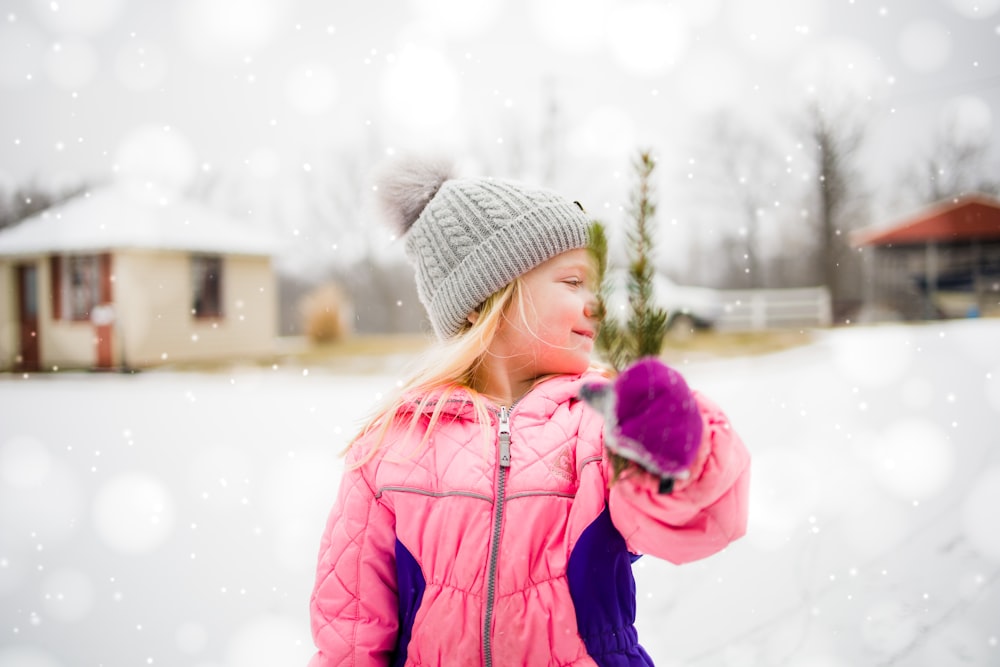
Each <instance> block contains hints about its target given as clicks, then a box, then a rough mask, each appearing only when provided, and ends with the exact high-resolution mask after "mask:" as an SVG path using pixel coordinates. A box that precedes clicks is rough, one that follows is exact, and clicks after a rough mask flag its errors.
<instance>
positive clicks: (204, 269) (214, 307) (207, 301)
mask: <svg viewBox="0 0 1000 667" xmlns="http://www.w3.org/2000/svg"><path fill="white" fill-rule="evenodd" d="M225 265H226V263H225V258H224V257H223V256H222V255H210V254H194V255H191V260H190V275H191V292H190V295H189V296H190V305H191V308H190V312H191V317H192V318H194V319H195V320H199V321H202V320H221V319H224V318H225V307H224V302H225V300H224V298H223V288H224V286H225Z"/></svg>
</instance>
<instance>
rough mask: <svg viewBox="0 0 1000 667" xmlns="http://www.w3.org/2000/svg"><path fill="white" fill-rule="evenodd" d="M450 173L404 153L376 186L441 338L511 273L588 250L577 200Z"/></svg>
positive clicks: (585, 224) (583, 217)
mask: <svg viewBox="0 0 1000 667" xmlns="http://www.w3.org/2000/svg"><path fill="white" fill-rule="evenodd" d="M451 174H452V171H451V166H450V164H448V163H446V162H440V161H431V160H416V159H412V158H405V159H401V160H398V161H396V162H395V163H392V164H391V165H388V166H387V167H386V168H384V169H383V171H382V173H381V175H380V177H379V178H378V179H377V184H376V189H377V194H378V196H379V199H380V202H381V204H382V205H383V207H384V209H385V213H386V214H387V216H388V217H389V219H390V222H391V223H392V224H393V225H394V226H395V228H396V229H397V230H398V231H399V232H400V234H401V235H403V237H404V240H405V243H406V255H407V257H408V258H409V260H410V263H411V264H413V265H414V267H415V269H416V274H417V276H416V277H417V295H418V296H419V297H420V302H421V303H422V304H423V305H424V308H426V309H427V314H428V315H429V316H430V321H431V325H432V326H433V327H434V333H435V334H437V337H438V338H439V339H442V340H445V339H448V338H452V337H453V336H455V335H456V334H457V333H458V332H459V331H460V330H461V329H462V326H463V325H464V323H465V321H466V317H467V316H468V315H469V313H470V312H472V311H473V310H475V309H476V308H477V307H478V306H480V305H481V304H482V303H483V302H484V301H485V300H486V298H487V297H489V296H490V295H491V294H493V293H494V292H496V291H497V290H499V289H500V288H502V287H503V286H505V285H507V284H508V283H509V282H511V281H512V280H514V278H516V277H518V276H520V275H522V274H524V273H526V272H527V271H530V270H531V269H533V268H534V267H536V266H538V265H539V264H541V263H542V262H544V261H546V260H548V259H551V258H552V257H555V256H556V255H558V254H560V253H563V252H566V251H567V250H574V249H576V248H585V247H587V242H588V240H589V227H590V221H589V219H588V218H587V216H586V214H585V213H584V212H583V210H582V209H581V208H580V206H579V205H577V204H575V203H574V202H571V201H569V200H568V199H566V198H564V197H561V196H560V195H558V194H556V193H554V192H551V191H549V190H546V189H543V188H537V187H532V186H528V185H524V184H521V183H516V182H513V181H506V180H500V179H492V178H454V177H452V175H451Z"/></svg>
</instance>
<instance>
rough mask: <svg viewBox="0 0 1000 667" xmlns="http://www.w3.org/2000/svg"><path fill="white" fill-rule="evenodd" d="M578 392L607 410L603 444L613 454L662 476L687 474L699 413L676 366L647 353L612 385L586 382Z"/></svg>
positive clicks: (699, 427)
mask: <svg viewBox="0 0 1000 667" xmlns="http://www.w3.org/2000/svg"><path fill="white" fill-rule="evenodd" d="M580 397H581V398H583V399H584V400H585V401H587V403H589V404H590V405H592V406H593V407H594V408H596V409H597V410H598V411H599V412H601V413H603V414H604V417H605V444H606V446H607V447H608V449H609V450H611V452H612V453H613V454H617V455H618V456H620V457H622V458H625V459H628V460H629V461H633V462H635V463H637V464H639V465H640V466H641V467H643V468H645V469H646V470H648V471H649V472H651V473H653V474H654V475H657V476H659V477H660V478H661V479H664V480H672V479H674V478H677V477H683V476H684V473H685V472H686V471H687V470H688V468H690V467H691V464H692V463H693V462H694V459H695V456H696V455H697V454H698V446H699V445H700V444H701V432H702V422H701V413H700V412H699V410H698V404H697V403H696V402H695V400H694V396H693V395H692V393H691V390H690V389H689V388H688V386H687V383H686V382H685V381H684V378H683V377H682V376H681V374H680V373H678V372H677V371H675V370H674V369H672V368H670V367H669V366H666V365H665V364H663V363H662V362H661V361H659V360H658V359H655V358H653V357H646V358H644V359H640V360H639V361H637V362H635V363H634V364H632V365H631V366H629V367H628V368H626V369H625V370H624V371H622V372H621V374H620V375H619V376H618V377H617V378H616V379H615V381H614V383H613V384H608V383H590V384H587V385H585V386H584V387H583V389H582V390H581V392H580ZM666 486H667V487H668V489H667V490H669V485H666Z"/></svg>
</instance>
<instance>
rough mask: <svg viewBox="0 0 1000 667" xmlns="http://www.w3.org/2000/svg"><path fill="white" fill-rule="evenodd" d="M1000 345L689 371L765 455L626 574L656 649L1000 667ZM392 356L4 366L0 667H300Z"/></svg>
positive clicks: (740, 665)
mask: <svg viewBox="0 0 1000 667" xmlns="http://www.w3.org/2000/svg"><path fill="white" fill-rule="evenodd" d="M997 341H1000V321H998V320H991V319H984V320H965V321H955V322H947V323H931V324H926V325H914V326H906V325H889V326H881V327H874V328H852V329H838V330H832V331H829V332H823V333H821V334H819V336H818V339H817V340H816V341H815V342H814V343H812V344H810V345H808V346H804V347H800V348H796V349H792V350H788V351H785V352H781V353H776V354H770V355H764V356H757V357H739V358H732V359H723V360H711V361H685V362H678V363H677V365H678V367H679V368H680V369H681V370H682V371H683V372H684V373H685V375H686V376H687V378H688V380H689V382H690V383H691V384H692V385H693V386H694V387H696V388H698V389H699V390H701V391H703V392H705V393H706V394H707V395H708V396H710V397H711V398H712V399H713V400H715V401H716V402H718V403H719V404H720V405H722V406H723V407H724V408H725V409H726V411H727V413H728V414H729V416H730V418H731V420H732V423H733V425H734V427H735V428H736V429H737V430H738V431H739V432H740V434H741V435H742V437H743V438H744V440H745V441H746V442H747V444H748V446H749V448H750V450H751V452H752V455H753V460H754V462H753V466H754V468H753V470H754V472H753V483H752V488H751V493H752V498H751V521H750V530H749V533H748V535H747V536H746V537H745V538H744V539H742V540H740V541H738V542H736V543H735V544H733V545H731V546H730V547H729V548H728V549H726V550H725V551H724V552H722V553H720V554H717V555H716V556H713V557H712V558H709V559H707V560H704V561H700V562H697V563H692V564H689V565H685V566H681V567H677V566H673V565H670V564H668V563H664V562H661V561H658V560H656V559H653V558H648V557H645V558H642V559H640V560H639V561H638V563H637V564H636V567H635V573H636V579H637V592H638V598H639V605H640V607H639V618H638V626H639V634H640V638H641V640H642V642H643V644H644V645H645V646H646V648H647V649H648V650H649V652H650V654H651V655H652V656H653V658H654V660H655V661H656V664H657V665H658V666H659V667H677V666H680V665H684V666H699V667H702V666H719V667H753V666H769V665H777V664H783V665H795V666H797V667H855V666H857V665H888V664H905V665H915V666H918V667H919V666H922V665H928V666H930V665H934V666H935V667H937V666H939V665H959V664H962V665H996V664H1000V646H998V640H1000V627H998V626H997V618H1000V538H998V534H1000V533H998V531H997V530H996V521H997V519H996V508H998V507H1000V447H998V445H1000V441H998V436H997V429H996V427H995V424H996V423H997V420H998V417H1000V414H998V413H1000V346H998V345H997ZM398 362H399V359H394V360H393V361H392V363H391V364H387V366H386V369H385V371H384V372H376V373H374V374H368V375H361V374H357V373H356V372H353V371H350V370H347V369H344V370H339V371H338V370H337V369H333V368H315V367H313V368H303V367H290V366H285V367H278V368H276V369H272V368H267V369H258V368H232V369H229V370H228V371H226V372H219V373H214V374H197V373H181V372H174V371H168V370H164V371H150V372H144V373H139V374H136V375H116V374H86V373H58V374H46V375H32V376H28V377H26V378H25V377H23V376H17V375H10V376H5V377H3V378H0V406H2V407H0V632H3V638H2V640H0V667H13V666H14V665H16V666H17V667H67V666H71V665H72V666H75V665H126V664H144V665H145V664H152V665H180V664H184V665H195V666H196V667H255V666H257V665H260V666H261V667H263V666H265V665H267V666H269V667H270V666H273V665H279V664H280V665H295V664H305V662H306V661H307V660H308V657H309V655H310V654H311V651H312V649H311V639H310V636H309V624H308V611H307V608H308V599H309V593H310V589H311V586H312V568H313V566H314V559H315V555H316V550H317V546H318V539H319V535H320V532H321V530H322V527H323V524H324V521H325V519H326V514H327V511H328V509H329V507H330V504H331V503H332V500H333V497H334V494H335V492H336V486H337V481H338V479H339V474H340V470H341V466H342V463H341V459H340V458H339V457H338V452H339V451H340V450H341V449H342V448H343V447H344V446H345V444H346V443H347V441H348V439H349V438H350V436H351V434H352V433H353V432H354V431H355V430H356V429H357V427H358V426H359V424H360V422H361V420H362V418H363V416H364V414H365V412H366V410H367V409H368V408H370V407H371V406H372V405H373V404H374V402H375V401H376V399H377V396H378V395H379V392H382V391H386V390H388V389H389V388H391V387H392V386H393V383H394V382H395V381H396V376H395V374H394V373H395V372H396V369H397V368H398ZM306 371H308V372H306Z"/></svg>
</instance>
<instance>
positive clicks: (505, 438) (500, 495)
mask: <svg viewBox="0 0 1000 667" xmlns="http://www.w3.org/2000/svg"><path fill="white" fill-rule="evenodd" d="M499 421H500V425H499V427H498V429H497V435H498V436H499V442H500V467H499V469H498V471H497V502H496V510H495V512H494V515H493V542H492V546H491V547H490V562H489V575H488V578H487V580H486V617H485V620H484V621H483V656H484V657H485V661H486V667H492V665H493V637H492V632H491V630H490V626H491V625H493V605H494V603H495V601H496V586H497V560H498V559H499V556H500V528H501V525H502V523H503V509H504V495H505V487H506V486H507V470H508V469H509V468H510V415H509V414H508V412H507V406H505V405H503V406H500V420H499Z"/></svg>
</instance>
